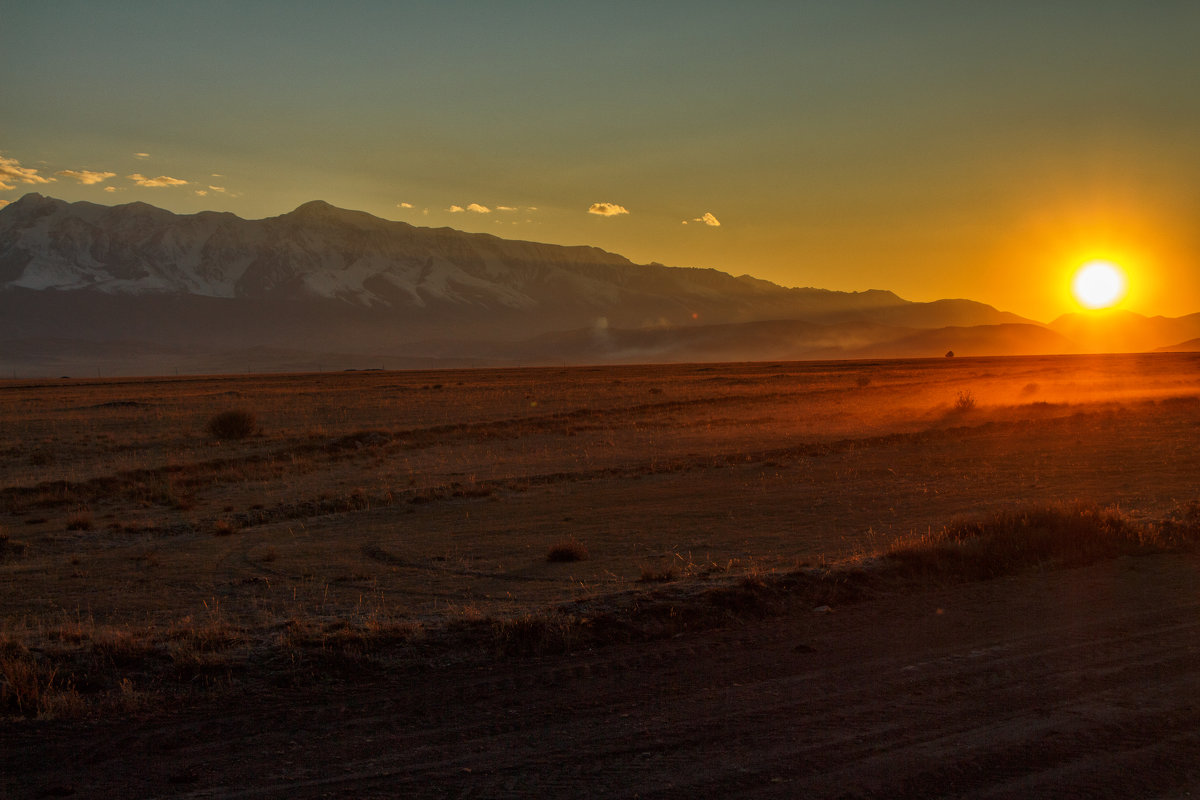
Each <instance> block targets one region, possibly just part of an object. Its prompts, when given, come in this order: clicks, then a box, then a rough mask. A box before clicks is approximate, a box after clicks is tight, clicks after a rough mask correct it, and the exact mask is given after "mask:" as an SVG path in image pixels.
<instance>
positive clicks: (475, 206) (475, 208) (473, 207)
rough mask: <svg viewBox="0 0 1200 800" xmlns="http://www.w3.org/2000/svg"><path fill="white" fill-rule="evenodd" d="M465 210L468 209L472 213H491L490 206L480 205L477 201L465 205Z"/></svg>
mask: <svg viewBox="0 0 1200 800" xmlns="http://www.w3.org/2000/svg"><path fill="white" fill-rule="evenodd" d="M467 211H470V212H471V213H473V214H490V213H492V210H491V209H490V208H488V207H487V206H481V205H479V203H471V204H470V205H469V206H467Z"/></svg>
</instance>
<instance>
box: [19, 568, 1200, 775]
mask: <svg viewBox="0 0 1200 800" xmlns="http://www.w3.org/2000/svg"><path fill="white" fill-rule="evenodd" d="M1198 586H1200V557H1197V556H1195V555H1155V556H1145V557H1138V558H1123V559H1119V560H1115V561H1107V562H1103V563H1100V564H1095V565H1092V566H1089V567H1086V568H1079V569H1063V570H1047V571H1038V572H1033V573H1026V574H1023V575H1018V576H1012V577H1007V578H1002V579H997V580H993V581H987V582H982V583H975V584H965V585H959V586H953V587H941V588H930V589H928V590H921V591H917V592H910V593H906V594H903V595H899V596H893V597H884V598H877V599H874V600H869V601H864V602H860V603H857V604H852V605H847V606H841V607H837V608H833V609H805V610H804V611H802V612H797V613H792V614H789V615H787V616H782V617H774V618H769V619H764V620H760V621H755V622H753V623H752V624H748V625H745V626H742V627H739V628H737V629H721V630H712V631H708V632H702V633H694V634H692V633H689V634H686V635H682V636H678V637H676V638H673V639H669V640H665V641H659V642H651V643H641V644H637V645H628V646H627V645H612V646H608V647H603V648H599V649H596V650H593V651H586V652H576V653H572V654H568V655H563V656H555V657H549V658H527V659H521V658H510V659H503V660H499V661H496V660H476V661H471V660H465V661H457V662H455V661H454V660H453V659H448V660H443V661H442V662H441V663H438V662H437V661H436V660H429V661H425V662H423V663H414V664H413V665H412V666H411V667H410V668H407V669H399V670H397V671H396V672H394V673H393V674H389V675H386V676H382V677H379V676H376V677H374V678H371V679H369V680H362V679H359V680H354V681H352V682H347V683H344V684H334V685H329V686H326V687H324V688H321V689H319V690H312V689H309V690H306V691H304V692H289V691H282V690H280V691H275V692H265V693H261V694H258V695H256V696H255V697H253V698H246V699H244V700H243V701H239V702H232V703H230V704H228V705H226V706H222V707H220V708H211V707H210V708H207V709H194V710H190V711H189V710H179V711H174V712H163V713H159V714H154V715H143V716H141V717H138V718H134V719H122V720H120V721H107V722H104V723H87V724H85V723H79V722H54V721H46V722H37V723H25V724H21V725H14V726H12V727H5V728H3V729H0V775H2V776H3V777H2V781H3V783H2V785H0V794H2V795H3V796H4V797H11V798H26V797H28V798H35V797H60V796H77V797H124V798H136V797H163V798H207V797H223V798H224V797H238V798H251V797H255V798H257V797H287V798H318V797H356V798H362V797H531V796H543V797H577V798H602V797H603V798H610V797H629V798H633V797H640V798H654V797H659V798H668V797H679V798H684V797H686V798H693V797H727V796H737V797H801V796H803V797H880V798H882V797H887V798H898V797H914V798H915V797H921V798H926V797H1013V798H1017V797H1021V798H1025V797H1037V796H1042V797H1046V796H1057V797H1064V796H1078V797H1186V796H1191V794H1192V793H1196V792H1200V668H1198V667H1197V664H1198V663H1200V591H1198V590H1197V587H1198Z"/></svg>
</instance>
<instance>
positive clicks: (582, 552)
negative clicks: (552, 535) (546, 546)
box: [546, 537, 588, 564]
mask: <svg viewBox="0 0 1200 800" xmlns="http://www.w3.org/2000/svg"><path fill="white" fill-rule="evenodd" d="M587 557H588V551H587V548H586V547H584V545H583V543H582V542H580V541H579V540H578V539H575V538H574V537H572V538H570V539H562V540H560V541H557V542H555V543H554V544H552V545H550V551H549V552H548V553H546V560H547V561H549V562H550V563H552V564H564V563H567V562H570V561H586V560H587Z"/></svg>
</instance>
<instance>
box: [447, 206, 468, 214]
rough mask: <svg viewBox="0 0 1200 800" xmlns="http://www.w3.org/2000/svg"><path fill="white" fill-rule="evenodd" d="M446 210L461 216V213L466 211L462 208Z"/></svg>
mask: <svg viewBox="0 0 1200 800" xmlns="http://www.w3.org/2000/svg"><path fill="white" fill-rule="evenodd" d="M446 210H447V211H449V212H450V213H451V214H461V213H462V212H464V211H466V209H465V208H463V207H462V206H450V207H449V208H447V209H446Z"/></svg>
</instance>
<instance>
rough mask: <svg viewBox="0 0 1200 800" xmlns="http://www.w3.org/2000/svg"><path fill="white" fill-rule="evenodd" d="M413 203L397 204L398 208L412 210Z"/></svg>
mask: <svg viewBox="0 0 1200 800" xmlns="http://www.w3.org/2000/svg"><path fill="white" fill-rule="evenodd" d="M412 207H413V204H412V203H396V208H412Z"/></svg>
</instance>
